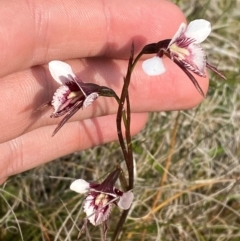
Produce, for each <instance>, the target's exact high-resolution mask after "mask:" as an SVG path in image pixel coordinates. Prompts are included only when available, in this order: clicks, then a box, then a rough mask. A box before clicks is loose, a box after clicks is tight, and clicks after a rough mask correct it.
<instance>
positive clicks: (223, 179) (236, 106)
mask: <svg viewBox="0 0 240 241" xmlns="http://www.w3.org/2000/svg"><path fill="white" fill-rule="evenodd" d="M175 2H176V3H177V4H178V5H179V6H180V7H181V8H182V10H183V11H184V12H185V13H186V15H187V17H188V19H189V20H192V19H196V18H205V19H207V20H210V21H211V23H212V24H213V29H214V31H213V33H212V34H211V37H210V38H209V39H208V41H206V42H205V43H204V48H205V49H206V51H207V53H208V58H209V59H210V60H211V63H213V64H216V65H217V66H219V69H220V70H221V71H222V72H224V73H225V74H226V76H227V79H228V80H227V81H226V82H223V81H219V79H218V78H217V77H216V76H215V75H213V76H212V78H211V84H210V89H209V93H208V97H207V98H206V100H204V102H203V103H202V104H201V105H200V106H198V107H197V108H195V109H193V110H190V111H180V112H168V113H166V112H163V113H154V114H152V116H151V120H150V121H149V122H148V125H147V127H146V128H145V130H144V131H143V132H142V133H140V134H139V135H138V136H136V137H135V138H134V143H133V149H134V153H135V154H134V157H135V159H136V160H137V162H136V165H137V179H136V184H135V190H134V194H135V197H136V198H135V203H134V205H133V207H132V209H131V212H130V216H129V219H128V222H127V224H126V225H125V229H124V232H123V234H122V240H129V241H130V240H161V241H167V240H173V241H175V240H176V241H185V240H186V241H195V240H197V241H211V240H214V241H222V240H224V241H225V240H231V241H237V240H240V229H239V227H240V226H239V223H240V185H239V184H240V162H239V155H240V129H239V126H240V85H239V84H238V81H239V79H240V71H239V66H240V60H239V56H240V35H239V32H240V15H239V9H240V1H239V0H238V1H234V0H232V1H231V0H229V1H225V0H203V1H196V0H195V1H189V0H179V1H177V0H176V1H175ZM200 2H201V3H200ZM217 79H218V80H217ZM119 157H120V158H121V152H120V149H119V146H118V144H116V143H110V144H108V145H105V146H102V147H96V148H93V149H90V150H87V151H85V152H81V153H75V154H72V155H70V156H67V157H65V158H62V159H60V160H56V161H54V162H52V163H49V164H47V165H44V166H42V167H38V168H36V169H34V170H31V171H29V172H26V173H24V174H22V175H17V176H15V177H12V178H11V179H10V180H9V181H8V182H7V183H6V185H5V186H3V187H2V188H1V189H0V240H6V241H8V240H9V241H10V240H11V241H15V240H24V241H27V240H31V241H35V240H45V241H53V240H66V241H71V240H76V237H77V234H78V228H79V227H81V223H82V220H83V217H84V214H83V213H82V201H83V197H82V196H78V195H76V194H75V193H73V192H71V191H70V190H69V184H70V181H71V180H70V179H69V178H68V177H78V178H80V177H84V178H87V179H88V180H91V179H95V180H96V179H98V178H100V177H102V176H103V175H104V174H105V173H106V170H108V171H109V170H111V168H113V165H114V163H116V162H115V160H117V159H118V158H119ZM89 160H94V161H91V162H89ZM107 160H111V163H109V162H107ZM95 167H97V168H95ZM118 217H119V211H118V210H117V209H114V211H113V213H112V215H111V218H110V219H111V224H110V226H111V227H110V230H109V234H108V236H109V237H110V236H111V233H112V231H113V228H114V223H115V221H117V219H118ZM88 228H89V232H90V233H91V237H92V240H100V230H99V229H98V228H94V227H92V226H91V225H89V226H88ZM81 240H88V239H87V236H85V235H83V236H82V237H81Z"/></svg>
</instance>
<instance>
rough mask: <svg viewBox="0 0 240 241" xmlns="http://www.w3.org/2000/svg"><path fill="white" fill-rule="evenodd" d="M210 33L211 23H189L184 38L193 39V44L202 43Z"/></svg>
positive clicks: (200, 20) (197, 21)
mask: <svg viewBox="0 0 240 241" xmlns="http://www.w3.org/2000/svg"><path fill="white" fill-rule="evenodd" d="M210 33H211V23H210V22H209V21H207V20H205V19H196V20H193V21H191V22H190V23H189V24H188V26H187V29H186V31H185V36H186V37H187V38H190V39H194V40H195V42H194V43H201V42H203V41H204V40H205V39H206V38H207V37H208V35H209V34H210Z"/></svg>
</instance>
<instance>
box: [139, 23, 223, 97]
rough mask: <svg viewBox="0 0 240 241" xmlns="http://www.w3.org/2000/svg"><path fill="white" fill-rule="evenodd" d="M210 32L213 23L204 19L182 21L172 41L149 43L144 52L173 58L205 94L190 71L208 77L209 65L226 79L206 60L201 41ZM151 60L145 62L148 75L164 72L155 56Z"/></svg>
mask: <svg viewBox="0 0 240 241" xmlns="http://www.w3.org/2000/svg"><path fill="white" fill-rule="evenodd" d="M210 32H211V24H210V22H208V21H206V20H204V19H196V20H194V21H192V22H190V23H189V24H188V26H187V25H186V24H185V23H182V24H181V25H180V26H179V29H178V30H177V32H176V33H175V35H174V36H173V38H172V39H171V40H170V41H169V40H163V41H160V42H158V43H156V44H155V45H154V44H149V45H147V46H145V47H144V48H143V53H148V52H149V53H153V51H155V52H156V53H157V56H155V58H161V57H162V56H163V55H166V56H167V57H169V58H170V59H172V60H173V61H174V62H175V63H176V64H177V65H178V66H179V67H180V68H181V69H182V70H183V71H184V72H185V73H186V74H187V75H188V77H189V78H190V80H191V81H192V82H193V84H194V86H195V87H196V88H197V90H198V91H199V93H200V94H201V95H203V96H204V92H203V91H202V89H201V87H200V86H199V84H198V82H197V80H196V79H195V78H194V76H193V75H192V74H191V73H190V72H189V71H192V72H194V73H195V74H197V75H199V76H201V77H206V73H205V69H206V67H208V68H209V69H211V70H212V71H214V72H215V73H217V74H218V75H219V76H221V77H222V78H224V79H225V77H224V75H223V74H221V73H220V72H219V71H218V70H217V68H216V67H214V66H212V65H210V64H209V63H208V62H207V61H206V54H205V52H204V51H203V49H202V48H201V46H200V43H201V42H203V41H204V40H205V39H206V38H207V37H208V35H209V34H210ZM166 43H168V45H167V46H166ZM158 46H159V47H158ZM150 60H151V59H147V60H145V61H144V62H143V65H142V66H143V70H144V72H145V73H146V74H148V75H157V74H158V73H159V74H162V73H163V71H162V69H163V67H162V66H161V65H160V64H157V61H156V60H154V61H153V58H152V60H151V61H150ZM151 62H152V63H151Z"/></svg>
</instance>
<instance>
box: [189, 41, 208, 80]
mask: <svg viewBox="0 0 240 241" xmlns="http://www.w3.org/2000/svg"><path fill="white" fill-rule="evenodd" d="M189 50H190V52H191V56H190V58H189V59H188V60H187V62H188V63H189V64H190V66H192V67H193V69H191V68H190V69H191V70H192V71H193V72H198V71H199V72H200V73H199V74H201V75H202V76H205V68H206V55H205V52H204V51H203V49H202V48H201V47H200V46H199V45H198V44H190V45H189ZM194 65H195V66H196V67H197V69H196V67H194Z"/></svg>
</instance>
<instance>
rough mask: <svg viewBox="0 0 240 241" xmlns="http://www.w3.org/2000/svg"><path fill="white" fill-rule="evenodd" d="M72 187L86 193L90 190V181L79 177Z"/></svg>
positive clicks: (78, 191) (73, 189)
mask: <svg viewBox="0 0 240 241" xmlns="http://www.w3.org/2000/svg"><path fill="white" fill-rule="evenodd" d="M70 189H71V190H72V191H75V192H77V193H86V192H88V191H89V183H88V182H86V181H85V180H83V179H77V180H75V181H74V182H73V183H72V184H71V186H70Z"/></svg>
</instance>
